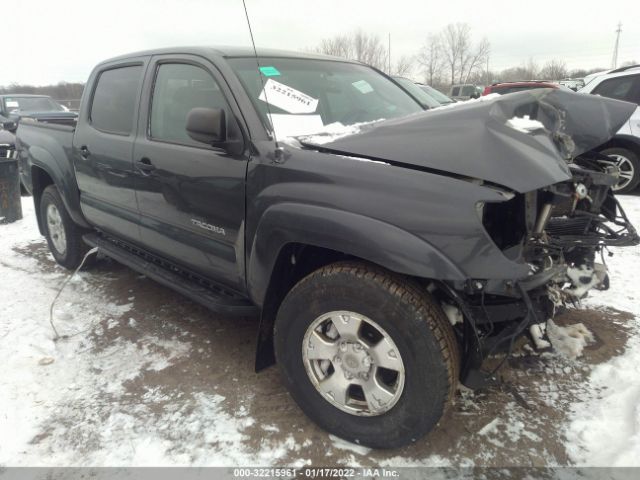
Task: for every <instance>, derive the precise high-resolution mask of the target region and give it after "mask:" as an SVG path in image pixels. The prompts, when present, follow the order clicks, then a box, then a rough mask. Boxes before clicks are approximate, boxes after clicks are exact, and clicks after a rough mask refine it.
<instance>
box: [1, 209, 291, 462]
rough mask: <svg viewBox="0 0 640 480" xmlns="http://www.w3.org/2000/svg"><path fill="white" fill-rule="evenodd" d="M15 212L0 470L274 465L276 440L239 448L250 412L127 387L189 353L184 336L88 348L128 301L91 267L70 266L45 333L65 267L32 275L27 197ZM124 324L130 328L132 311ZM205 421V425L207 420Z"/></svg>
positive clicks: (7, 277)
mask: <svg viewBox="0 0 640 480" xmlns="http://www.w3.org/2000/svg"><path fill="white" fill-rule="evenodd" d="M23 209H24V216H25V218H24V220H22V221H19V222H16V223H14V224H11V225H0V278H1V279H2V283H1V284H0V308H1V310H0V312H1V313H0V365H1V371H2V374H1V377H0V378H1V380H0V466H3V465H9V466H18V465H28V466H63V465H64V466H71V465H78V466H83V465H122V464H128V465H138V466H145V465H191V464H202V465H223V466H226V465H263V464H266V463H270V462H273V461H277V458H278V451H277V445H275V446H274V445H270V446H269V447H268V448H266V449H265V450H264V451H258V452H254V451H252V452H251V453H248V451H247V450H246V449H244V448H242V441H243V440H244V439H245V438H246V436H245V434H244V433H243V431H244V430H245V429H246V428H247V427H250V426H251V425H252V423H253V420H252V419H251V418H249V417H247V416H246V414H245V415H244V416H243V412H231V413H229V412H228V410H229V409H228V408H227V406H226V405H225V404H226V403H227V402H226V399H225V398H224V397H222V396H220V395H206V394H202V393H195V394H194V395H192V396H189V397H187V396H184V398H182V394H181V393H180V392H172V393H170V394H166V393H163V392H161V391H153V390H148V391H146V392H144V393H143V394H142V397H141V398H133V399H132V398H131V395H126V394H125V386H126V385H127V384H128V382H131V381H133V380H134V379H136V378H137V377H139V376H140V375H142V374H144V373H145V372H157V371H160V370H163V369H165V368H167V367H168V366H170V365H171V364H173V363H175V362H176V361H177V360H178V359H180V358H183V357H185V356H187V355H189V353H190V343H189V342H188V341H185V340H182V339H181V338H177V337H176V338H174V339H173V340H171V341H167V340H161V339H158V338H156V337H154V336H150V335H143V336H141V337H139V338H136V339H135V340H126V339H124V338H117V339H116V340H114V341H112V342H109V343H108V346H107V347H106V348H104V349H96V343H97V342H98V341H99V340H100V338H101V337H102V336H103V335H106V334H107V333H108V332H107V331H105V330H108V329H109V328H111V327H112V326H113V325H114V322H115V323H117V319H119V318H121V317H123V316H126V315H127V313H128V312H129V311H130V309H131V304H130V303H125V304H117V303H114V302H113V301H110V299H109V298H105V297H104V296H103V295H104V293H103V291H102V288H101V287H100V284H99V283H98V284H96V283H94V282H93V280H94V279H92V278H91V274H90V273H84V272H81V273H79V274H78V275H77V277H76V278H74V280H73V281H71V282H70V283H69V285H68V286H67V287H66V289H65V291H64V292H63V294H62V295H61V297H60V299H59V300H58V303H57V306H56V308H55V310H54V322H55V326H56V328H57V330H58V332H59V333H60V335H61V336H62V337H65V336H67V338H62V339H60V340H57V341H54V333H53V330H52V328H51V326H50V324H49V306H50V303H51V301H52V300H53V298H54V297H55V294H56V293H57V290H58V288H59V287H60V285H61V284H62V282H63V281H64V279H65V278H66V276H67V272H66V271H65V270H63V269H61V268H54V269H53V270H52V271H48V272H47V271H42V269H41V267H40V266H39V265H38V262H37V261H36V260H35V259H34V258H30V257H28V256H24V255H18V254H16V251H15V249H16V248H18V249H21V248H29V247H30V246H33V245H36V246H39V248H44V247H42V242H41V240H40V238H41V237H40V234H39V233H38V231H37V227H36V226H35V215H34V211H33V210H34V209H33V204H32V202H31V199H24V201H23ZM34 241H37V243H35V244H34ZM47 255H50V254H48V253H47ZM100 280H101V281H105V279H104V278H102V279H100ZM106 281H107V282H108V281H109V279H108V278H107V279H106ZM128 323H130V324H132V325H134V326H135V319H130V320H128ZM103 325H106V327H104V326H103ZM158 406H161V408H162V409H163V411H162V412H160V413H159V414H158V413H157V412H154V408H157V407H158ZM212 423H214V424H215V428H214V429H207V428H205V425H207V424H212ZM97 425H99V428H96V426H97ZM43 428H44V431H43ZM180 439H183V440H184V439H190V442H184V441H182V442H181V441H179V440H180ZM176 442H177V445H176ZM92 446H93V447H92ZM98 447H99V448H98ZM169 450H171V451H169ZM281 454H282V452H281Z"/></svg>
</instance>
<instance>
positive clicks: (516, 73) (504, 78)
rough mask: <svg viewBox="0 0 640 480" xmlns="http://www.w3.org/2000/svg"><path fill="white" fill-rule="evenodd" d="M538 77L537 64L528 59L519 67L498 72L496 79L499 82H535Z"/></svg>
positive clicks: (538, 69)
mask: <svg viewBox="0 0 640 480" xmlns="http://www.w3.org/2000/svg"><path fill="white" fill-rule="evenodd" d="M539 76H540V68H539V67H538V64H537V63H536V62H535V60H533V58H529V60H528V61H527V62H526V63H523V64H522V65H521V66H519V67H511V68H506V69H504V70H502V72H500V74H499V75H498V78H499V79H500V81H501V82H514V81H517V80H535V79H536V78H538V77H539Z"/></svg>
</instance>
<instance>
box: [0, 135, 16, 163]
mask: <svg viewBox="0 0 640 480" xmlns="http://www.w3.org/2000/svg"><path fill="white" fill-rule="evenodd" d="M15 156H16V136H15V135H14V134H13V133H11V132H10V131H8V130H0V159H2V158H15Z"/></svg>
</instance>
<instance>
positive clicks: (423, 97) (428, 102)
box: [393, 77, 442, 108]
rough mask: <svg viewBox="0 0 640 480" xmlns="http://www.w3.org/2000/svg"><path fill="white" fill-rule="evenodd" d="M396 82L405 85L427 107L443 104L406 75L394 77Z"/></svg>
mask: <svg viewBox="0 0 640 480" xmlns="http://www.w3.org/2000/svg"><path fill="white" fill-rule="evenodd" d="M393 78H394V79H395V81H396V82H398V83H399V84H400V86H402V87H404V88H405V89H406V90H407V92H409V93H410V94H411V96H412V97H413V98H415V99H416V100H418V101H419V102H420V103H421V104H422V106H423V107H425V108H436V107H441V106H442V104H441V103H440V102H437V101H436V100H435V99H434V98H433V97H432V96H431V95H429V94H428V93H427V92H425V91H424V90H422V89H421V88H420V87H419V86H418V85H416V84H415V83H413V82H412V81H411V80H409V79H408V78H404V77H393Z"/></svg>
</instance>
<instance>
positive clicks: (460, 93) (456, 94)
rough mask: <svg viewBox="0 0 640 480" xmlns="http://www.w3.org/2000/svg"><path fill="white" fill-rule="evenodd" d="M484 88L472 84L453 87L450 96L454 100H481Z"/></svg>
mask: <svg viewBox="0 0 640 480" xmlns="http://www.w3.org/2000/svg"><path fill="white" fill-rule="evenodd" d="M483 90H484V87H482V86H480V85H474V84H471V83H464V84H458V85H451V90H449V96H450V97H451V98H453V99H454V100H470V99H472V98H480V95H482V91H483Z"/></svg>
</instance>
